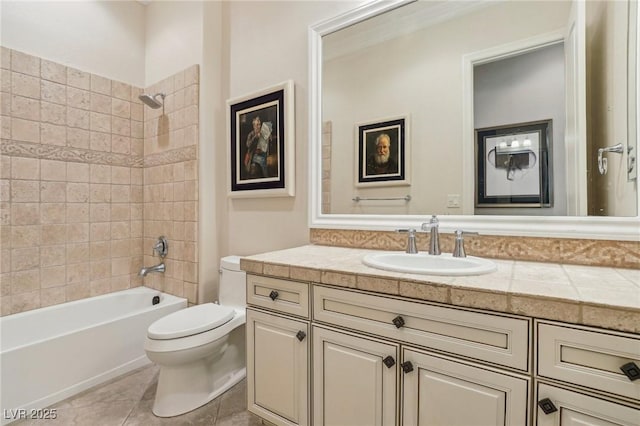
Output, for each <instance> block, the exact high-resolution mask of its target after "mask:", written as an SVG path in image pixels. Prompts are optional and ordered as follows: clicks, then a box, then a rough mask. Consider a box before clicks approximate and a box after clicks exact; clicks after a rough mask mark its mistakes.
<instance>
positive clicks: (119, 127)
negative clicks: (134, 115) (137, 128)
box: [111, 117, 131, 136]
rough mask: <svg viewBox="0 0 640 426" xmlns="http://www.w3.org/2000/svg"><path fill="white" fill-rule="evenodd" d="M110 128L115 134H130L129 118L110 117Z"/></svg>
mask: <svg viewBox="0 0 640 426" xmlns="http://www.w3.org/2000/svg"><path fill="white" fill-rule="evenodd" d="M111 129H112V131H113V133H114V134H115V135H120V136H131V120H129V119H127V118H119V117H111Z"/></svg>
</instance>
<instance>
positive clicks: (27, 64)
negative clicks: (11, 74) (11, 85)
mask: <svg viewBox="0 0 640 426" xmlns="http://www.w3.org/2000/svg"><path fill="white" fill-rule="evenodd" d="M11 69H12V70H13V71H16V72H20V73H23V74H29V75H32V76H35V77H40V58H38V57H36V56H32V55H28V54H26V53H22V52H18V51H17V50H12V51H11Z"/></svg>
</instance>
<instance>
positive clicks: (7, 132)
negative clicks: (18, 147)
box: [0, 115, 13, 139]
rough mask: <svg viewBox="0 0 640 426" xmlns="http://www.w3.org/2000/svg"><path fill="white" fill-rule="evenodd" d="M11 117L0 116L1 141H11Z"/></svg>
mask: <svg viewBox="0 0 640 426" xmlns="http://www.w3.org/2000/svg"><path fill="white" fill-rule="evenodd" d="M11 121H12V120H11V117H7V116H6V115H0V137H1V138H2V139H12V136H11V129H12V127H13V124H12V123H11Z"/></svg>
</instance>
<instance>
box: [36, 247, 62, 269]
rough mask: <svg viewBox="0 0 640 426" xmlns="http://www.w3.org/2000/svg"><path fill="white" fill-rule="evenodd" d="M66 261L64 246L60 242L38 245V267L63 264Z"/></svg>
mask: <svg viewBox="0 0 640 426" xmlns="http://www.w3.org/2000/svg"><path fill="white" fill-rule="evenodd" d="M65 262H66V248H65V246H64V245H62V244H60V245H57V246H46V247H40V267H41V268H46V267H48V266H60V265H62V266H64V264H65Z"/></svg>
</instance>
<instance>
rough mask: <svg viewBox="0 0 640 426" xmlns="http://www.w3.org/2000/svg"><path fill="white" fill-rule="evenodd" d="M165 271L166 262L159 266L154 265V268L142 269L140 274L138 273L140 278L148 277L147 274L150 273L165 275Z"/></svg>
mask: <svg viewBox="0 0 640 426" xmlns="http://www.w3.org/2000/svg"><path fill="white" fill-rule="evenodd" d="M164 270H165V266H164V262H160V263H158V264H157V265H153V266H149V267H148V268H142V269H140V272H138V276H139V277H146V276H147V274H148V273H150V272H162V273H164Z"/></svg>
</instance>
